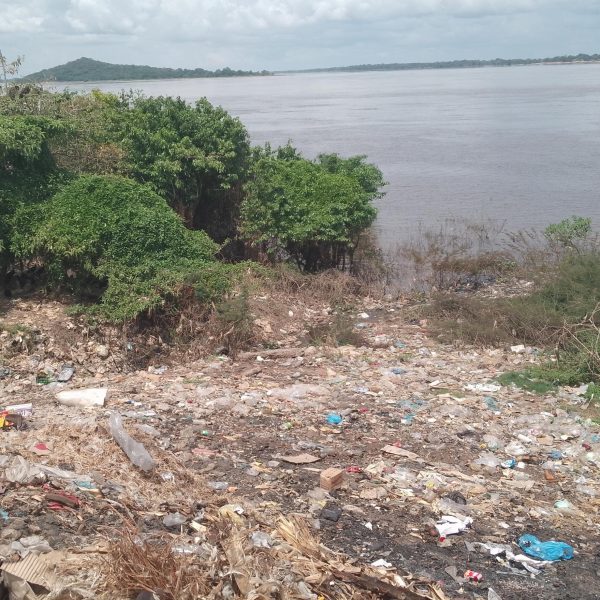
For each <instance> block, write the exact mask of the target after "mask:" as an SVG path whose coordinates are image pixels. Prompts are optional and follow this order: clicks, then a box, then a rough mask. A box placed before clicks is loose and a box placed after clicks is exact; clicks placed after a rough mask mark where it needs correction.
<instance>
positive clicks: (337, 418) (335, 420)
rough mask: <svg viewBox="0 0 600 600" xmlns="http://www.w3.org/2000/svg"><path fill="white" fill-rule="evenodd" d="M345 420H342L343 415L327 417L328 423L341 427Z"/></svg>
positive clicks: (332, 414) (333, 414) (334, 414)
mask: <svg viewBox="0 0 600 600" xmlns="http://www.w3.org/2000/svg"><path fill="white" fill-rule="evenodd" d="M343 420H344V419H343V418H342V416H341V415H338V414H336V413H329V414H328V415H327V422H328V423H329V424H330V425H340V423H341V422H342V421H343Z"/></svg>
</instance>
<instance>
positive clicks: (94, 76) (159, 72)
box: [23, 57, 270, 81]
mask: <svg viewBox="0 0 600 600" xmlns="http://www.w3.org/2000/svg"><path fill="white" fill-rule="evenodd" d="M269 74H270V73H268V72H267V71H261V72H255V71H240V70H234V69H230V68H229V67H225V68H224V69H217V70H216V71H208V70H206V69H170V68H166V67H148V66H146V65H114V64H111V63H107V62H102V61H99V60H94V59H92V58H85V57H82V58H78V59H77V60H72V61H70V62H68V63H65V64H64V65H59V66H57V67H52V68H50V69H44V70H42V71H38V72H36V73H32V74H31V75H27V76H26V77H23V81H109V80H136V79H139V80H143V79H181V78H197V77H247V76H253V75H269Z"/></svg>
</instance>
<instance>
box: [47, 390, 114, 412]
mask: <svg viewBox="0 0 600 600" xmlns="http://www.w3.org/2000/svg"><path fill="white" fill-rule="evenodd" d="M107 396H108V388H88V389H85V390H66V391H64V392H59V393H58V394H56V399H57V400H58V401H59V402H60V403H61V404H64V405H65V406H79V407H81V408H87V407H91V406H104V402H105V400H106V397H107Z"/></svg>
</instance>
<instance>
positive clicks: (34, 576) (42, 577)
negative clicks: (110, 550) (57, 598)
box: [0, 554, 57, 600]
mask: <svg viewBox="0 0 600 600" xmlns="http://www.w3.org/2000/svg"><path fill="white" fill-rule="evenodd" d="M0 568H1V570H2V576H3V579H4V583H5V585H6V587H8V589H9V590H10V591H11V593H15V595H18V597H19V598H23V600H40V599H41V598H44V597H45V596H46V595H47V594H49V593H50V592H52V590H53V589H54V588H55V587H56V585H57V581H56V577H55V576H54V573H53V571H52V569H51V567H50V564H49V563H48V561H47V560H46V559H45V558H44V556H42V555H40V554H28V555H27V556H26V557H25V558H23V559H22V560H20V561H18V562H10V563H6V562H5V563H4V564H3V565H2V567H0Z"/></svg>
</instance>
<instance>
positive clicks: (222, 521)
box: [100, 506, 445, 600]
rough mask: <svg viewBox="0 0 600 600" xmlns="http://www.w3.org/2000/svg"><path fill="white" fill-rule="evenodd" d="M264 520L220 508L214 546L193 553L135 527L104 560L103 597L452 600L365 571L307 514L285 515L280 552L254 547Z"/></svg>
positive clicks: (212, 527)
mask: <svg viewBox="0 0 600 600" xmlns="http://www.w3.org/2000/svg"><path fill="white" fill-rule="evenodd" d="M259 522H260V523H261V525H260V526H262V527H264V526H265V525H266V524H265V517H264V516H263V515H259V514H257V513H252V512H250V513H245V514H244V515H238V514H236V513H235V512H234V511H233V510H230V509H229V508H228V506H225V507H222V508H221V509H219V510H212V511H211V512H210V514H209V515H208V517H207V519H206V523H207V526H208V533H207V534H206V539H207V540H210V542H204V543H202V546H201V549H200V551H199V552H198V553H196V554H188V555H182V554H181V553H178V552H177V551H176V547H177V544H176V543H175V542H174V540H173V539H172V538H170V537H164V536H163V537H153V538H150V537H146V538H145V539H142V536H141V534H139V533H138V532H137V531H136V530H135V529H134V528H133V527H129V528H127V529H126V530H125V531H124V532H121V533H120V534H119V535H118V536H116V538H115V539H114V540H113V541H112V543H111V545H110V550H109V554H108V557H107V558H106V559H105V560H104V561H102V573H103V575H104V578H103V581H104V583H103V589H102V593H101V596H100V597H102V598H114V597H116V595H117V594H120V595H125V596H126V597H128V598H133V597H135V595H137V594H138V593H139V592H140V591H147V592H151V593H154V594H156V595H157V596H158V597H160V598H161V600H192V599H194V600H195V599H198V598H203V599H206V600H217V599H222V598H231V597H240V598H246V599H248V600H293V599H300V598H305V597H306V596H307V595H308V594H317V595H318V596H319V597H320V598H323V599H326V600H359V599H361V600H362V599H364V600H367V599H373V600H374V599H375V598H382V597H385V598H398V599H407V600H419V599H427V598H428V599H430V600H445V596H444V594H443V593H442V592H441V591H440V589H439V588H438V587H437V586H436V585H435V584H433V583H431V582H426V581H423V580H419V579H417V578H414V577H412V576H411V575H410V574H408V573H407V574H403V575H398V574H396V573H394V572H390V571H384V570H379V569H374V568H372V567H366V566H360V565H357V564H356V563H355V562H354V561H349V560H348V558H347V557H346V556H344V555H342V554H338V553H335V552H332V551H331V550H329V549H328V548H326V547H324V546H323V545H322V544H321V543H320V542H319V541H318V539H317V538H316V537H315V536H314V535H313V533H312V531H311V529H310V527H309V525H308V522H307V521H306V519H304V518H303V517H300V516H295V515H293V516H290V517H280V518H279V519H278V520H277V521H276V525H275V527H274V529H273V530H272V531H271V535H272V539H273V546H272V547H271V548H267V549H265V548H257V547H254V546H253V545H252V543H251V542H250V541H249V539H250V536H251V534H252V532H253V531H256V529H257V527H258V526H259V525H258V523H259ZM111 594H113V596H111Z"/></svg>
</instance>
